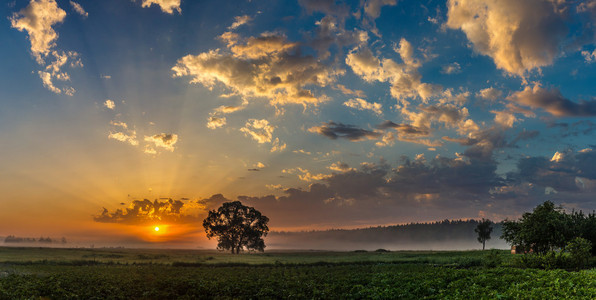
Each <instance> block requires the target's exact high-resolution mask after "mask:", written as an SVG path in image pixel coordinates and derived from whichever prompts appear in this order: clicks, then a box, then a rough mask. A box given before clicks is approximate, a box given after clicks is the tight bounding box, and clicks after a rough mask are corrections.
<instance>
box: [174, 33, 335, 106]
mask: <svg viewBox="0 0 596 300" xmlns="http://www.w3.org/2000/svg"><path fill="white" fill-rule="evenodd" d="M221 40H222V41H224V42H225V43H226V46H227V51H222V50H220V49H216V50H210V51H208V52H203V53H200V54H198V55H187V56H184V57H182V58H180V59H179V60H178V61H177V63H176V65H175V66H174V67H173V68H172V70H173V72H174V77H182V76H189V77H191V80H190V83H199V84H202V85H203V86H206V87H208V88H213V87H214V86H215V84H217V83H221V84H223V85H224V86H225V87H226V88H228V89H231V90H232V91H233V92H234V93H236V94H238V95H240V96H242V97H243V98H245V99H250V98H265V99H269V102H270V104H271V105H285V104H301V105H304V106H307V105H315V106H316V105H318V104H320V103H322V102H325V101H327V100H328V98H327V97H326V96H325V95H321V96H315V95H314V93H313V91H312V90H310V89H306V86H318V87H325V86H327V85H329V84H330V83H332V82H334V81H335V77H336V75H337V74H338V73H337V72H338V71H335V70H333V68H331V67H328V66H326V65H324V64H323V63H321V62H320V61H319V60H318V59H316V58H315V57H313V56H309V55H307V56H304V55H302V54H300V51H298V46H299V44H298V43H292V42H288V41H287V40H286V37H285V36H283V35H281V34H276V33H264V34H262V35H261V36H258V37H249V38H246V39H244V38H241V37H240V36H239V35H237V34H235V33H231V32H226V33H224V34H223V35H222V36H221Z"/></svg>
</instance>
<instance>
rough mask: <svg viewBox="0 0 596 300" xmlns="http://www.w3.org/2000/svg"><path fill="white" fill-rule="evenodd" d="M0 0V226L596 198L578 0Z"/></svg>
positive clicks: (86, 230) (329, 221) (129, 223)
mask: <svg viewBox="0 0 596 300" xmlns="http://www.w3.org/2000/svg"><path fill="white" fill-rule="evenodd" d="M0 14H1V15H2V16H3V17H2V18H0V43H1V47H0V65H2V68H1V69H0V140H1V141H2V142H1V143H0V145H1V146H0V157H2V168H0V190H2V192H3V194H4V197H3V200H2V201H0V236H6V235H11V234H12V235H17V236H35V237H37V236H40V235H43V236H66V237H68V238H71V239H72V240H82V241H116V242H127V241H128V242H140V243H150V244H151V243H154V244H161V245H174V244H177V245H178V244H179V245H182V244H184V245H190V246H192V247H194V246H197V245H198V246H201V245H210V244H209V243H207V242H206V241H205V234H204V231H203V229H202V226H201V221H202V219H203V218H204V217H205V216H206V213H207V211H208V210H210V209H215V208H217V207H219V206H220V205H221V203H223V202H226V201H233V200H240V201H242V202H243V203H244V204H246V205H250V206H254V207H255V208H257V209H258V210H260V211H261V212H262V213H263V214H264V215H266V216H268V217H269V218H270V223H269V225H270V228H271V229H272V230H311V229H328V228H358V227H367V226H376V225H389V224H404V223H409V222H427V221H435V220H443V219H479V218H489V219H492V220H495V221H499V220H503V219H506V218H510V219H511V218H517V217H519V216H520V215H521V214H522V213H523V212H525V211H529V210H531V209H532V208H533V207H535V206H536V205H538V204H540V203H542V202H544V201H546V200H551V201H553V202H555V203H557V204H560V205H563V206H564V207H565V208H566V209H569V210H571V209H575V210H579V209H581V210H584V211H592V210H594V209H596V201H595V196H596V151H594V150H593V149H594V147H596V141H595V139H594V137H595V132H594V129H596V123H595V122H596V120H594V117H595V116H596V98H595V96H596V85H595V84H594V82H596V50H595V49H596V43H595V41H596V32H595V29H596V27H595V25H594V24H595V22H596V1H595V0H586V1H565V0H526V1H517V0H458V1H455V0H447V1H445V0H443V1H434V0H424V1H405V0H402V1H399V0H361V1H360V0H359V1H350V2H343V1H335V0H321V1H315V0H298V1H292V0H287V1H276V0H252V1H190V0H102V1H91V0H72V1H71V0H68V1H62V0H17V1H6V2H3V4H2V5H1V6H0ZM145 199H146V200H145ZM155 226H160V229H161V230H160V231H159V232H156V231H155V230H154V227H155Z"/></svg>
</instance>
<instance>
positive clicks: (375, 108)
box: [344, 98, 383, 115]
mask: <svg viewBox="0 0 596 300" xmlns="http://www.w3.org/2000/svg"><path fill="white" fill-rule="evenodd" d="M344 106H347V107H350V108H354V109H358V110H370V111H372V112H374V113H375V114H377V115H381V114H383V110H382V108H383V106H382V105H381V104H380V103H371V102H368V101H366V100H364V99H362V98H354V99H350V100H348V101H346V102H344Z"/></svg>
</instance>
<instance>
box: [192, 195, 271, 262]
mask: <svg viewBox="0 0 596 300" xmlns="http://www.w3.org/2000/svg"><path fill="white" fill-rule="evenodd" d="M268 222H269V218H267V217H266V216H263V215H262V214H261V212H259V211H258V210H256V209H255V208H254V207H249V206H244V205H243V204H242V203H241V202H240V201H233V202H226V203H223V204H222V205H221V207H220V208H218V209H217V210H211V211H209V215H208V216H207V218H206V219H205V220H204V221H203V227H204V228H205V232H206V233H207V238H209V239H211V238H212V237H217V241H218V244H217V248H218V249H222V250H230V251H231V252H232V253H240V251H241V250H243V249H244V248H246V249H247V250H250V249H254V250H258V251H263V250H264V249H265V241H264V240H263V236H266V235H267V233H268V232H269V227H267V223H268Z"/></svg>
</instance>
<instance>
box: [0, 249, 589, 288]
mask: <svg viewBox="0 0 596 300" xmlns="http://www.w3.org/2000/svg"><path fill="white" fill-rule="evenodd" d="M487 254H488V251H486V252H482V251H451V252H418V251H400V252H317V251H303V252H290V251H268V252H265V253H246V254H240V255H231V254H228V253H221V252H217V251H198V250H147V249H48V248H0V298H1V299H39V298H40V297H42V298H44V297H47V298H50V299H105V298H115V299H172V298H183V299H184V298H187V299H196V298H221V299H228V298H253V299H257V298H259V299H260V298H270V299H271V298H293V299H304V298H317V299H319V298H323V299H325V298H330V299H358V298H374V299H437V298H440V299H443V298H448V299H482V298H486V299H497V298H499V299H520V298H521V299H526V298H527V299H547V298H548V299H553V298H578V299H595V298H596V269H591V270H583V271H579V272H574V271H566V270H538V269H522V268H518V267H517V266H516V260H517V259H518V258H517V257H516V256H515V255H511V254H509V253H508V252H507V251H500V252H499V254H498V257H499V259H498V260H499V263H498V266H497V267H494V260H490V259H489V258H488V257H487ZM491 262H493V263H492V264H491Z"/></svg>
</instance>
